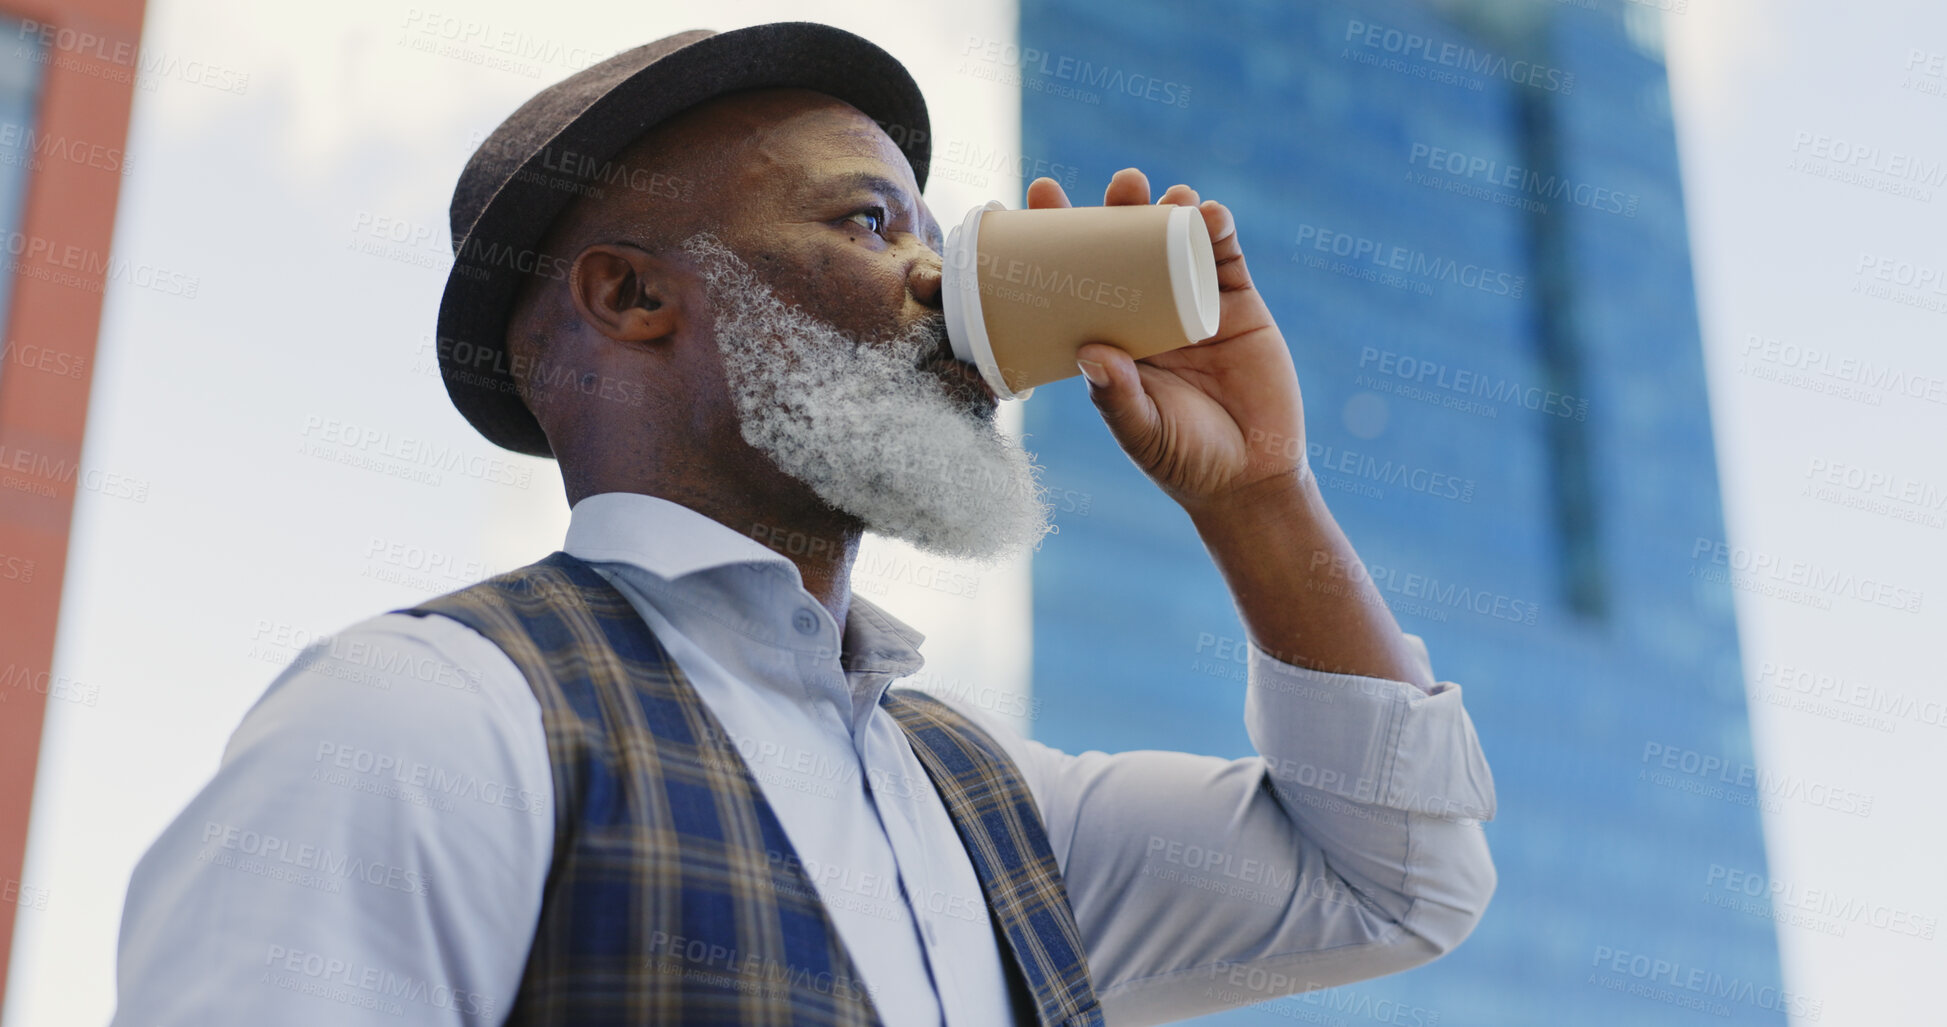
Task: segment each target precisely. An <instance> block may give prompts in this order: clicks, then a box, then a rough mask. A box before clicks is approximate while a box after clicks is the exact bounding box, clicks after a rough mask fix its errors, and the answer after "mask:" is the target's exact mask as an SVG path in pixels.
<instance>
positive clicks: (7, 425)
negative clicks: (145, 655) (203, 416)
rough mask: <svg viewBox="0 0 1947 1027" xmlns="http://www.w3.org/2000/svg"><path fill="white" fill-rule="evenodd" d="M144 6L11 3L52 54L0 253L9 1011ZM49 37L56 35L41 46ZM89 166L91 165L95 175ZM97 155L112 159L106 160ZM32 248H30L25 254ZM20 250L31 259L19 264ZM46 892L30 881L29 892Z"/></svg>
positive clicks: (126, 2)
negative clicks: (17, 201) (8, 235)
mask: <svg viewBox="0 0 1947 1027" xmlns="http://www.w3.org/2000/svg"><path fill="white" fill-rule="evenodd" d="M143 6H144V5H143V0H64V2H50V0H0V11H4V13H6V14H8V15H10V16H12V17H14V18H18V19H21V21H22V22H23V26H22V29H23V31H22V33H21V36H20V38H17V39H12V40H5V39H0V45H4V46H21V47H24V46H28V45H32V46H36V47H38V48H39V49H40V56H41V57H42V58H43V60H42V63H41V84H40V95H39V99H38V102H37V105H36V110H35V121H34V125H33V130H34V138H36V139H47V140H52V141H54V142H55V143H56V144H57V146H56V147H50V148H49V150H47V151H44V152H39V153H35V154H34V164H33V165H32V167H31V171H30V173H29V175H28V178H27V182H26V189H25V192H24V194H23V195H22V198H21V218H20V229H19V235H20V236H21V237H24V238H22V239H17V240H8V245H7V246H6V247H5V248H4V249H0V273H5V274H10V275H12V276H13V296H12V299H11V302H10V304H9V307H8V311H7V320H6V337H5V339H4V340H0V345H4V346H5V351H4V354H5V355H4V357H0V472H4V473H5V474H6V475H8V477H9V479H10V480H9V481H8V482H5V483H0V484H4V485H5V486H6V487H0V673H5V674H7V675H9V677H8V681H9V682H10V683H12V684H14V685H20V684H23V683H25V684H30V685H31V686H32V687H9V688H6V689H4V690H0V1000H4V998H5V996H6V986H7V976H6V975H7V968H8V966H9V965H10V962H11V959H12V955H13V934H14V925H15V922H16V918H15V914H16V913H17V912H18V911H19V908H20V905H21V901H22V899H23V897H25V896H27V895H31V894H33V893H32V892H31V891H28V892H23V890H22V887H23V886H22V882H21V872H22V865H23V862H24V861H25V858H26V854H27V823H28V813H29V809H30V807H31V805H32V803H33V797H34V772H35V768H36V766H37V765H38V763H39V760H40V750H41V726H42V723H43V721H44V719H45V717H46V713H47V700H48V697H49V695H50V694H51V693H52V692H53V691H54V687H53V677H52V669H53V661H54V636H55V630H56V626H57V618H58V615H59V613H60V609H61V583H62V578H63V577H64V575H65V573H66V570H67V561H68V536H69V532H70V528H71V525H72V522H73V519H74V494H75V489H76V487H77V486H85V485H86V484H87V483H88V477H87V470H86V469H85V468H81V467H80V462H81V442H82V433H83V431H84V430H85V429H86V427H87V423H88V393H89V388H90V386H91V384H92V382H93V380H94V368H95V347H96V340H97V336H98V334H99V332H100V330H101V301H102V294H103V292H104V291H105V288H106V286H107V278H108V269H107V267H106V265H107V255H108V252H109V243H110V241H111V240H112V238H113V235H114V227H115V208H116V203H117V200H118V199H119V196H120V189H121V183H122V159H121V158H122V157H124V156H125V154H126V147H127V140H128V127H129V111H130V107H131V106H132V104H133V99H134V94H135V84H136V76H137V73H138V70H139V68H140V67H141V65H140V55H139V44H140V43H141V40H142V16H143ZM42 27H46V28H47V29H48V30H50V31H52V32H53V33H54V35H53V36H51V37H50V40H51V41H49V42H46V43H43V42H42V40H43V35H42V31H41V29H42ZM76 146H79V147H81V149H80V151H79V152H80V153H83V154H92V156H91V157H90V158H88V160H87V161H86V162H82V161H79V160H77V158H76V157H75V156H74V154H75V153H76V152H77V151H76V150H75V148H74V147H76ZM96 147H99V148H100V149H95V148H96ZM15 243H20V245H15ZM16 251H18V252H16ZM33 886H34V882H31V881H29V882H26V887H27V888H29V889H31V888H33Z"/></svg>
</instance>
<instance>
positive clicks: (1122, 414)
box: [1075, 342, 1156, 450]
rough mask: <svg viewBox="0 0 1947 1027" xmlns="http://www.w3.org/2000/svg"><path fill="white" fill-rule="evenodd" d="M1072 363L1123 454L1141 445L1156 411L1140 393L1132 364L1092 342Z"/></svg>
mask: <svg viewBox="0 0 1947 1027" xmlns="http://www.w3.org/2000/svg"><path fill="white" fill-rule="evenodd" d="M1075 363H1076V365H1077V366H1079V367H1080V368H1081V370H1082V377H1083V378H1086V379H1087V380H1088V398H1089V400H1090V401H1091V402H1093V403H1094V404H1095V409H1096V410H1097V411H1100V412H1101V414H1102V421H1103V423H1105V424H1107V425H1108V426H1109V433H1110V434H1111V435H1114V436H1115V439H1116V441H1117V442H1119V443H1121V444H1122V447H1123V448H1124V449H1125V450H1126V449H1131V448H1134V447H1136V446H1138V445H1140V444H1141V442H1142V440H1143V439H1145V438H1146V437H1147V436H1148V434H1149V432H1150V431H1151V429H1152V426H1153V422H1154V421H1155V419H1156V409H1155V404H1154V403H1152V402H1151V401H1150V398H1149V397H1148V396H1147V395H1145V394H1144V393H1143V384H1142V375H1141V374H1139V373H1138V372H1137V370H1136V362H1135V360H1134V359H1132V358H1131V357H1130V356H1129V354H1127V353H1124V352H1122V351H1121V350H1119V349H1117V348H1115V347H1114V346H1111V345H1109V344H1107V343H1101V342H1091V343H1088V344H1086V345H1084V346H1083V347H1082V348H1081V349H1079V350H1077V351H1076V352H1075Z"/></svg>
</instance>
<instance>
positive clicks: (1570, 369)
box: [1014, 0, 1803, 1025]
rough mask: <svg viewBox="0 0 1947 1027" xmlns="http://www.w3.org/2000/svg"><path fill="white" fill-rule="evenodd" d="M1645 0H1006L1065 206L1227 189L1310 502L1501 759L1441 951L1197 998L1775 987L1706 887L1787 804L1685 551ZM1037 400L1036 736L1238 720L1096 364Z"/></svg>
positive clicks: (1183, 567) (1689, 345)
mask: <svg viewBox="0 0 1947 1027" xmlns="http://www.w3.org/2000/svg"><path fill="white" fill-rule="evenodd" d="M1655 6H1656V5H1653V4H1643V3H1635V2H1624V0H1576V2H1572V3H1570V2H1564V3H1559V4H1557V3H1507V4H1493V3H1459V2H1453V3H1433V4H1429V3H1416V2H1410V0H1370V2H1360V3H1352V2H1345V0H1312V2H1306V3H1292V2H1288V0H1256V2H1246V3H1238V4H1227V5H1223V6H1221V7H1218V8H1211V9H1209V10H1207V11H1202V12H1199V13H1197V14H1195V15H1190V14H1187V13H1186V12H1185V10H1184V9H1183V8H1182V7H1181V5H1179V4H1176V3H1163V2H1158V0H1117V2H1114V3H1110V2H1108V0H1022V5H1021V21H1020V43H1021V52H1020V55H1019V62H1018V64H1017V66H1016V68H1015V69H1014V70H1015V71H1016V72H1018V74H1019V77H1020V79H1021V84H1022V87H1023V88H1022V95H1023V114H1022V155H1023V159H1024V162H1025V161H1045V162H1047V163H1048V164H1049V165H1061V166H1066V167H1075V168H1079V169H1081V174H1080V181H1079V183H1078V184H1077V186H1076V187H1075V188H1073V189H1071V193H1072V194H1073V198H1074V199H1075V200H1076V201H1077V202H1082V203H1096V202H1100V194H1099V193H1098V192H1096V190H1098V189H1100V187H1101V185H1102V184H1103V183H1104V182H1106V180H1107V177H1108V175H1109V174H1110V173H1111V172H1112V171H1113V170H1115V169H1117V168H1120V167H1125V166H1137V167H1140V168H1142V169H1143V170H1144V171H1146V172H1147V173H1148V174H1149V176H1150V179H1151V182H1152V184H1153V185H1154V186H1155V188H1156V190H1157V191H1158V192H1160V191H1161V189H1162V188H1163V187H1165V186H1168V185H1170V184H1172V183H1175V182H1187V183H1189V184H1191V185H1193V186H1195V187H1197V188H1198V189H1199V190H1200V191H1201V193H1202V195H1203V196H1204V197H1205V198H1209V199H1217V200H1221V201H1223V202H1224V203H1226V204H1228V205H1229V206H1230V207H1231V208H1232V209H1233V210H1234V211H1235V212H1236V214H1237V218H1238V223H1239V230H1240V233H1241V235H1242V241H1243V244H1244V249H1245V253H1246V255H1247V258H1248V261H1249V266H1250V269H1251V272H1252V274H1253V276H1254V278H1255V281H1256V284H1257V287H1258V288H1259V289H1260V290H1262V291H1263V292H1264V294H1265V296H1266V298H1267V300H1268V302H1269V304H1270V307H1271V310H1272V312H1273V314H1274V315H1276V316H1277V318H1278V320H1279V324H1280V326H1281V327H1282V328H1283V330H1284V334H1285V336H1286V338H1287V340H1288V341H1289V342H1290V344H1291V347H1292V354H1293V357H1294V359H1295V360H1296V363H1297V367H1298V373H1299V378H1300V381H1301V383H1302V385H1303V388H1304V397H1305V407H1306V428H1307V434H1308V449H1309V455H1310V458H1311V461H1312V464H1313V467H1314V469H1315V470H1316V472H1317V473H1318V475H1319V478H1320V481H1321V483H1322V484H1323V485H1324V486H1325V488H1326V489H1327V495H1328V497H1329V498H1330V501H1331V504H1332V509H1333V511H1334V512H1335V514H1336V515H1337V517H1338V519H1339V521H1340V523H1341V524H1343V525H1344V527H1345V529H1346V531H1347V533H1348V534H1349V535H1350V536H1351V538H1352V541H1353V543H1354V544H1355V545H1356V546H1357V547H1358V550H1359V552H1360V555H1361V556H1362V557H1363V559H1364V560H1365V561H1366V563H1367V565H1368V568H1369V569H1370V571H1371V573H1372V575H1373V577H1374V579H1375V581H1376V582H1377V583H1378V584H1379V586H1380V589H1381V591H1382V593H1383V594H1384V595H1385V597H1386V599H1387V601H1388V604H1389V605H1390V606H1391V607H1392V608H1393V610H1394V613H1395V616H1396V617H1397V618H1398V619H1399V621H1400V623H1401V625H1402V626H1403V627H1404V628H1405V629H1406V630H1407V631H1410V632H1413V633H1415V634H1418V635H1420V636H1421V637H1423V638H1424V639H1425V640H1426V642H1427V645H1428V647H1429V650H1430V652H1431V654H1432V657H1433V663H1434V669H1435V672H1436V674H1437V675H1438V676H1439V677H1440V678H1442V679H1443V680H1451V681H1456V682H1459V683H1460V684H1461V685H1462V686H1463V687H1464V688H1465V689H1466V702H1467V706H1468V708H1469V710H1470V712H1471V713H1472V716H1473V718H1474V722H1475V724H1476V726H1477V727H1478V729H1479V732H1480V735H1481V740H1482V744H1483V746H1484V748H1485V749H1486V751H1487V755H1488V758H1489V760H1490V762H1491V764H1492V766H1493V769H1494V772H1495V779H1496V784H1497V787H1498V793H1499V800H1500V808H1499V815H1498V816H1497V818H1496V819H1495V820H1494V821H1493V822H1492V823H1490V824H1488V825H1487V827H1486V830H1487V835H1488V840H1489V843H1490V845H1491V846H1492V848H1493V852H1494V855H1495V861H1496V867H1497V869H1498V871H1499V877H1500V885H1499V890H1498V891H1497V893H1496V895H1495V898H1494V902H1493V905H1492V907H1491V909H1490V910H1489V912H1488V915H1487V917H1486V918H1485V920H1484V921H1483V922H1482V923H1481V925H1480V926H1479V928H1478V929H1477V930H1476V931H1475V933H1474V935H1473V936H1472V937H1471V938H1470V939H1469V940H1468V941H1467V942H1466V943H1465V944H1463V945H1462V946H1461V947H1460V948H1459V949H1458V950H1456V951H1455V952H1453V953H1452V954H1450V955H1449V956H1447V957H1445V958H1443V959H1441V960H1438V961H1436V962H1434V963H1432V964H1430V965H1428V966H1425V967H1421V968H1419V969H1416V970H1413V971H1410V972H1408V973H1404V974H1400V975H1396V976H1393V977H1387V978H1381V979H1378V980H1374V981H1369V982H1364V983H1361V984H1356V985H1351V986H1348V987H1345V988H1339V989H1333V990H1330V991H1325V992H1318V993H1313V994H1310V995H1306V996H1302V997H1293V998H1287V999H1281V1000H1278V1001H1276V1002H1272V1003H1267V1004H1265V1005H1261V1006H1257V1007H1253V1008H1250V1009H1245V1010H1238V1011H1235V1012H1231V1013H1227V1014H1223V1015H1220V1016H1217V1017H1213V1018H1211V1020H1210V1021H1209V1022H1220V1023H1226V1024H1246V1023H1252V1024H1256V1023H1262V1024H1277V1023H1285V1022H1288V1021H1292V1020H1297V1021H1300V1022H1318V1023H1345V1024H1360V1023H1373V1022H1376V1023H1414V1024H1437V1023H1448V1024H1496V1025H1514V1024H1537V1025H1540V1024H1546V1025H1559V1024H1563V1023H1575V1024H1625V1023H1645V1022H1658V1023H1666V1022H1668V1023H1679V1022H1688V1021H1690V1020H1692V1019H1694V1020H1695V1021H1696V1022H1700V1023H1706V1022H1707V1023H1734V1024H1747V1023H1766V1024H1770V1023H1782V1022H1784V1021H1785V1019H1786V1012H1787V1010H1788V1009H1789V1008H1790V1003H1791V1001H1792V1000H1791V999H1790V998H1789V997H1788V996H1786V995H1784V994H1782V993H1781V992H1780V991H1779V986H1780V983H1781V982H1780V969H1779V957H1778V948H1777V940H1776V934H1775V930H1774V928H1773V925H1772V921H1771V919H1770V918H1769V916H1768V911H1767V910H1766V909H1765V908H1764V907H1763V903H1764V899H1763V897H1762V896H1758V897H1756V898H1755V899H1754V898H1750V897H1749V896H1746V895H1744V894H1741V893H1739V894H1736V895H1735V899H1736V900H1737V901H1736V902H1735V903H1733V902H1731V901H1730V899H1731V897H1732V890H1730V889H1726V888H1724V887H1722V883H1723V881H1724V879H1725V878H1726V877H1728V876H1729V875H1732V874H1750V875H1756V876H1757V878H1758V879H1761V880H1762V879H1764V878H1765V867H1766V863H1765V852H1764V845H1763V831H1762V823H1761V810H1762V809H1763V808H1765V807H1766V806H1767V805H1768V804H1770V803H1773V802H1775V801H1778V799H1777V797H1776V796H1775V795H1773V794H1771V793H1772V792H1773V791H1775V788H1774V786H1773V784H1772V782H1770V781H1769V779H1768V777H1767V775H1765V774H1764V773H1763V771H1762V769H1761V768H1755V767H1754V766H1753V764H1755V762H1756V761H1755V759H1754V757H1753V755H1752V752H1751V736H1750V727H1749V722H1748V718H1747V713H1746V708H1745V698H1744V691H1743V684H1742V682H1743V677H1742V674H1741V671H1740V667H1739V657H1738V643H1737V630H1736V624H1735V621H1734V618H1733V611H1732V604H1731V600H1730V595H1729V590H1728V586H1727V585H1726V584H1723V583H1721V582H1718V581H1713V580H1709V578H1708V576H1698V575H1697V574H1696V573H1694V572H1695V569H1696V568H1697V567H1698V566H1699V564H1698V560H1697V555H1696V554H1697V547H1699V546H1704V545H1709V544H1712V543H1714V542H1716V541H1717V540H1721V539H1723V537H1724V528H1723V515H1722V511H1721V508H1720V501H1719V493H1718V484H1717V469H1716V462H1715V455H1714V449H1713V440H1712V434H1711V425H1710V412H1709V408H1708V401H1707V395H1706V389H1705V381H1704V369H1703V360H1702V354H1701V341H1700V337H1699V329H1698V322H1697V315H1696V303H1695V297H1694V293H1693V288H1692V284H1691V275H1690V261H1689V254H1688V244H1687V235H1686V227H1685V218H1684V209H1683V198H1682V193H1681V183H1680V179H1679V174H1678V163H1677V153H1676V143H1675V136H1674V131H1673V126H1672V123H1671V115H1670V105H1669V97H1668V88H1667V84H1666V77H1665V72H1664V67H1663V63H1662V57H1661V52H1660V45H1659V35H1658V31H1657V30H1658V25H1659V22H1658V21H1657V17H1658V14H1657V12H1656V10H1655ZM1025 417H1026V429H1027V431H1028V432H1029V434H1030V438H1029V440H1028V445H1029V448H1030V449H1032V450H1034V451H1035V452H1037V453H1038V454H1039V456H1040V458H1041V460H1042V462H1043V463H1044V464H1045V465H1046V467H1047V469H1048V473H1047V483H1048V484H1049V485H1050V486H1051V487H1052V488H1053V489H1054V490H1055V495H1056V496H1057V497H1059V498H1060V499H1061V502H1060V503H1059V504H1058V514H1057V523H1058V525H1059V530H1060V534H1059V536H1058V537H1056V538H1053V539H1050V540H1049V542H1048V543H1047V544H1046V545H1045V546H1044V547H1043V549H1042V551H1041V552H1040V553H1039V554H1038V555H1037V557H1036V561H1035V569H1034V610H1035V613H1034V624H1035V656H1034V689H1035V697H1036V703H1037V707H1038V709H1039V710H1040V714H1039V717H1038V718H1037V721H1036V723H1035V726H1034V731H1035V734H1036V735H1037V737H1039V738H1041V739H1042V740H1043V741H1046V742H1048V743H1050V744H1052V745H1056V746H1058V747H1061V748H1063V749H1066V750H1068V751H1071V752H1074V751H1081V750H1085V749H1105V750H1110V751H1114V750H1121V749H1136V748H1167V749H1182V750H1187V751H1193V752H1202V753H1209V754H1214V755H1220V756H1237V755H1243V754H1246V753H1248V752H1249V751H1250V745H1249V741H1248V739H1247V738H1246V737H1245V734H1244V729H1243V725H1242V718H1241V713H1242V705H1243V704H1242V700H1243V672H1244V664H1243V663H1242V662H1241V660H1242V655H1241V654H1242V651H1243V650H1242V645H1243V643H1242V638H1243V631H1242V629H1241V627H1240V626H1239V624H1238V622H1237V618H1236V614H1235V612H1234V610H1233V608H1232V605H1231V603H1230V600H1229V598H1228V596H1227V594H1226V593H1225V591H1224V588H1223V585H1222V582H1221V580H1220V579H1219V578H1218V576H1217V574H1216V572H1215V570H1214V569H1213V568H1212V567H1211V566H1210V563H1209V559H1208V557H1207V556H1206V554H1205V553H1204V552H1203V549H1202V546H1201V544H1200V543H1199V541H1198V540H1197V538H1196V535H1195V533H1194V532H1193V530H1192V529H1191V527H1190V524H1189V522H1188V519H1187V518H1186V517H1185V516H1184V515H1183V514H1182V513H1181V512H1180V511H1179V510H1178V509H1177V508H1176V507H1175V506H1174V504H1172V503H1171V502H1170V501H1169V500H1168V499H1166V498H1165V497H1164V496H1162V495H1161V494H1160V493H1159V492H1158V491H1157V490H1156V489H1155V488H1154V487H1152V486H1151V485H1150V484H1149V483H1148V482H1147V481H1146V480H1145V479H1144V478H1143V477H1142V476H1141V474H1140V473H1139V472H1138V471H1137V470H1136V469H1135V468H1134V467H1133V465H1131V464H1130V462H1129V461H1128V460H1127V458H1125V457H1124V456H1123V455H1122V453H1121V451H1120V450H1119V449H1118V448H1117V447H1116V446H1115V444H1114V442H1113V440H1111V438H1110V437H1109V434H1108V431H1107V429H1106V428H1105V427H1103V425H1102V424H1101V421H1100V419H1099V418H1098V417H1097V415H1096V413H1095V411H1094V408H1093V407H1092V406H1091V404H1090V403H1089V402H1088V401H1087V398H1086V396H1085V395H1084V390H1083V386H1082V384H1081V383H1080V380H1079V379H1073V380H1069V381H1066V382H1062V383H1058V384H1056V385H1052V386H1045V387H1043V388H1042V389H1041V390H1039V391H1038V392H1037V394H1036V396H1035V397H1034V398H1033V399H1031V400H1030V401H1029V402H1028V403H1027V404H1026V408H1025ZM1138 626H1142V627H1141V629H1139V630H1138V629H1137V627H1138ZM1711 761H1715V767H1716V768H1732V769H1734V770H1735V771H1736V772H1735V773H1725V772H1724V771H1723V770H1722V769H1715V770H1714V771H1713V770H1706V771H1705V772H1703V773H1698V772H1697V768H1698V767H1704V768H1712V767H1713V764H1712V763H1711ZM1619 954H1620V955H1619ZM1639 957H1647V958H1646V959H1643V958H1639ZM1798 1011H1799V1012H1801V1013H1802V1012H1803V1010H1798Z"/></svg>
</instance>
